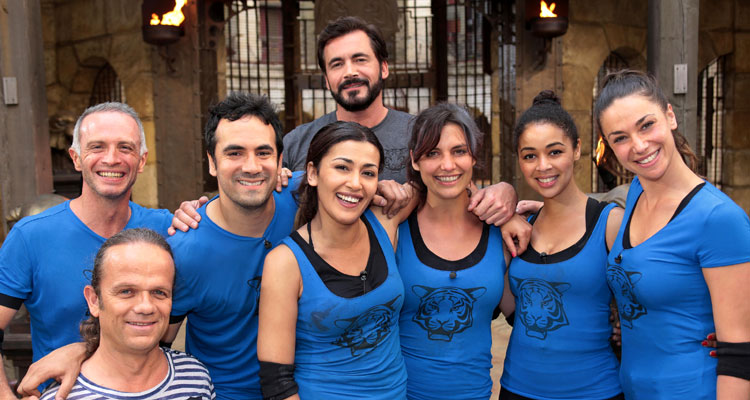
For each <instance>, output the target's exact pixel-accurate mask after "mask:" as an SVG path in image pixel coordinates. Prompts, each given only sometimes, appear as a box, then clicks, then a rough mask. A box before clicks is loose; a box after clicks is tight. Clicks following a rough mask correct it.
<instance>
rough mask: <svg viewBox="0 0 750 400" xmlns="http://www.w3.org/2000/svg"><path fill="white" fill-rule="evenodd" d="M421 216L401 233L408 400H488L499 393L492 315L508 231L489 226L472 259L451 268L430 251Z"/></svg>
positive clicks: (498, 294)
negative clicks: (496, 390)
mask: <svg viewBox="0 0 750 400" xmlns="http://www.w3.org/2000/svg"><path fill="white" fill-rule="evenodd" d="M416 215H417V214H416V213H413V214H412V215H411V216H410V217H409V219H408V220H407V221H405V222H404V223H402V224H401V226H399V233H398V247H397V250H396V260H397V262H398V269H399V273H400V274H401V279H402V280H403V282H404V296H405V300H404V307H403V309H402V310H401V318H400V323H399V329H400V331H401V351H402V353H403V355H404V361H405V362H406V372H407V375H408V379H407V397H408V398H409V399H424V400H427V399H445V400H453V399H463V400H469V399H482V400H485V399H487V398H489V397H490V395H491V393H492V378H491V377H490V369H492V351H491V350H492V331H491V326H490V325H491V323H492V312H493V310H494V309H495V307H497V305H498V304H499V303H500V298H501V297H502V295H503V284H504V276H505V256H504V254H503V238H502V235H501V233H500V229H499V228H497V227H495V226H488V225H485V226H484V230H483V232H482V236H481V239H480V241H479V244H478V245H477V247H476V248H475V249H474V250H473V251H472V252H471V254H469V255H468V256H466V257H464V258H463V259H461V260H457V261H448V260H445V259H442V258H440V257H438V256H437V255H436V254H435V253H433V252H431V251H430V250H429V249H428V248H427V246H426V245H425V243H424V241H423V240H422V235H421V233H420V231H419V226H418V224H417V218H416Z"/></svg>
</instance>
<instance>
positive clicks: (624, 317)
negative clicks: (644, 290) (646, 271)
mask: <svg viewBox="0 0 750 400" xmlns="http://www.w3.org/2000/svg"><path fill="white" fill-rule="evenodd" d="M641 276H642V275H641V273H640V272H628V271H625V270H624V269H622V267H621V266H620V265H617V264H609V265H607V282H608V283H609V287H610V289H612V292H613V293H614V295H615V301H616V302H617V308H618V310H619V312H620V324H622V326H624V327H626V328H630V329H632V328H633V321H635V320H636V319H638V318H640V317H642V316H644V315H646V314H648V310H646V307H644V306H643V304H641V303H640V302H639V301H638V297H636V295H635V284H636V283H638V281H640V280H641Z"/></svg>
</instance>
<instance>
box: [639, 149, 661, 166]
mask: <svg viewBox="0 0 750 400" xmlns="http://www.w3.org/2000/svg"><path fill="white" fill-rule="evenodd" d="M658 154H659V152H658V151H655V152H654V154H651V155H650V156H648V157H646V158H644V159H643V160H641V161H636V163H638V164H648V163H650V162H651V161H654V159H655V158H656V156H657V155H658Z"/></svg>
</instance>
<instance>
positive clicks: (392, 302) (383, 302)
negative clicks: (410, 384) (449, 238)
mask: <svg viewBox="0 0 750 400" xmlns="http://www.w3.org/2000/svg"><path fill="white" fill-rule="evenodd" d="M365 218H366V219H367V221H368V222H369V224H370V226H371V229H372V231H373V232H374V235H375V236H376V238H377V241H378V243H379V244H380V248H379V249H375V248H371V249H370V251H371V252H372V251H382V252H383V255H384V256H385V259H386V262H387V264H388V277H387V278H386V280H385V281H384V282H383V283H381V284H380V285H379V286H378V287H376V288H375V289H373V290H372V291H370V292H367V293H365V294H363V295H361V296H357V297H353V298H344V297H339V296H337V295H335V294H333V293H332V292H331V291H330V290H329V289H328V288H327V287H326V285H325V283H323V281H322V280H321V279H320V276H319V275H318V273H317V271H316V270H315V267H314V266H313V265H312V264H311V263H310V261H309V259H308V258H307V256H306V255H305V253H304V251H303V250H302V249H301V248H300V246H299V245H298V244H297V243H296V242H295V241H294V240H293V239H292V238H286V239H284V242H283V243H284V244H285V245H287V246H288V247H289V248H290V249H291V250H292V252H293V253H294V256H295V258H296V259H297V263H298V264H299V269H300V274H301V276H302V285H303V288H304V289H303V290H302V296H301V297H300V299H299V301H298V311H297V331H296V348H295V355H294V364H295V371H294V379H295V381H296V382H297V384H298V386H299V395H300V398H302V399H326V400H337V399H342V400H343V399H347V400H348V399H352V398H367V399H373V400H375V399H380V400H395V399H403V398H404V397H405V396H406V369H405V368H404V359H403V357H402V356H401V347H400V345H399V338H398V335H399V333H398V315H399V312H400V311H401V306H402V304H403V302H404V287H403V284H402V283H401V278H400V277H399V274H398V270H397V268H396V259H395V255H394V252H393V246H392V245H391V242H390V240H389V239H388V234H387V233H386V232H385V230H384V229H383V227H382V225H380V222H378V220H377V218H376V217H375V215H374V214H373V213H372V212H371V211H370V210H367V211H365Z"/></svg>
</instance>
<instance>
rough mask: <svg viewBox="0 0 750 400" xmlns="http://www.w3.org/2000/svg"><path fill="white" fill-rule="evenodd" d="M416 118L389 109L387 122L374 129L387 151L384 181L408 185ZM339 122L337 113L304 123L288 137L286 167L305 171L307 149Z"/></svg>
mask: <svg viewBox="0 0 750 400" xmlns="http://www.w3.org/2000/svg"><path fill="white" fill-rule="evenodd" d="M413 118H414V116H413V115H411V114H407V113H405V112H402V111H396V110H391V109H388V114H386V116H385V118H384V119H383V121H381V122H380V123H379V124H377V125H375V126H374V127H372V128H371V129H372V131H373V132H375V136H377V137H378V140H380V144H381V145H382V146H383V151H385V165H384V166H383V172H382V173H381V174H380V179H381V180H382V179H393V180H394V181H396V182H399V183H404V182H406V162H407V161H408V158H409V148H408V147H409V139H410V138H411V124H412V120H413ZM331 122H336V112H335V111H334V112H331V113H328V114H326V115H324V116H322V117H320V118H318V119H316V120H315V121H312V122H308V123H306V124H302V125H300V126H298V127H296V128H294V129H292V131H291V132H289V133H287V134H286V135H285V136H284V167H286V168H289V169H291V170H292V171H303V170H304V169H305V161H306V160H307V149H308V147H310V142H311V141H312V138H313V136H315V133H317V132H318V130H320V128H322V127H324V126H326V125H328V124H330V123H331Z"/></svg>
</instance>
